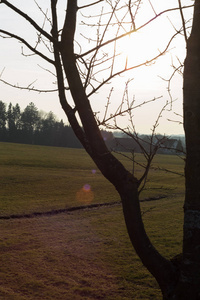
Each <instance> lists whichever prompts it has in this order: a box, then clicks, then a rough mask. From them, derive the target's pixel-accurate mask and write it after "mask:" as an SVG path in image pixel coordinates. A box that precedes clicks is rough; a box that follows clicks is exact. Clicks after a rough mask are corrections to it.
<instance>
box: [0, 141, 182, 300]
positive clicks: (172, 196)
mask: <svg viewBox="0 0 200 300" xmlns="http://www.w3.org/2000/svg"><path fill="white" fill-rule="evenodd" d="M121 159H122V162H123V163H124V164H125V165H126V167H127V168H129V169H130V170H131V169H132V165H131V163H130V162H129V161H126V160H125V158H123V157H122V158H121ZM138 159H139V160H140V161H142V157H141V156H140V155H138ZM154 166H155V167H156V166H160V167H162V168H168V169H170V170H171V171H175V172H180V173H183V167H184V166H183V161H182V160H181V159H179V158H178V157H176V156H164V155H158V156H157V157H156V159H155V162H154ZM137 174H138V176H139V175H140V174H141V169H139V168H137V169H136V175H137ZM158 196H165V198H162V199H160V200H156V201H147V202H142V203H141V207H142V211H143V219H144V223H145V226H146V230H147V232H148V234H149V236H150V238H151V240H152V242H153V244H154V245H155V246H156V247H157V248H158V250H159V251H160V252H161V253H162V254H163V255H165V256H166V257H168V258H171V257H173V256H174V255H176V254H178V253H180V252H181V238H182V218H183V215H182V206H183V198H184V179H183V177H181V176H178V175H175V174H172V173H166V172H164V171H160V170H159V171H155V170H152V171H151V172H150V177H149V182H148V184H147V186H146V189H145V190H144V191H143V193H142V195H141V198H142V199H145V198H148V197H158ZM115 201H119V197H118V195H117V193H116V192H115V190H114V188H113V187H112V186H111V185H110V184H109V183H108V182H107V181H106V180H105V179H104V178H103V176H102V175H101V174H100V172H99V171H98V170H97V168H96V166H95V165H94V163H93V162H92V160H91V159H90V158H89V157H88V155H87V154H86V153H85V152H84V150H80V149H66V148H53V147H44V146H43V147H41V146H31V145H19V144H9V143H0V217H1V218H2V217H4V216H10V215H22V216H23V215H24V214H31V213H34V212H47V211H51V210H55V209H65V208H69V207H75V206H80V205H88V204H93V203H105V202H115ZM0 299H6V300H7V299H9V300H10V299H13V300H24V299H41V300H42V299H43V300H46V299H47V300H48V299H58V300H59V299H67V300H68V299H69V300H70V299H77V300H78V299H106V300H115V299H120V300H121V299H138V300H139V299H141V300H144V299H155V300H157V299H161V295H160V292H159V289H158V287H157V284H156V282H155V280H154V279H153V278H152V276H151V275H150V274H149V273H148V272H147V271H146V269H145V268H144V267H143V266H142V264H141V263H140V261H139V259H138V258H137V256H136V255H135V253H134V250H133V248H132V246H131V244H130V241H129V239H128V236H127V233H126V228H125V225H124V220H123V215H122V210H121V206H120V205H117V204H115V205H113V206H102V207H100V208H96V209H85V210H79V211H74V212H70V213H62V214H58V215H51V216H45V215H44V216H38V217H35V218H21V219H9V220H3V219H0Z"/></svg>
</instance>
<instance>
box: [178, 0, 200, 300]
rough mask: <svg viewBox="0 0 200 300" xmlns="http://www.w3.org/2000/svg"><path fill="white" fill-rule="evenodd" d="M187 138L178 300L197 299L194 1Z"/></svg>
mask: <svg viewBox="0 0 200 300" xmlns="http://www.w3.org/2000/svg"><path fill="white" fill-rule="evenodd" d="M183 96H184V129H185V136H186V154H187V156H186V166H185V180H186V181H185V185H186V194H185V204H184V237H183V261H182V265H181V273H180V282H179V287H178V289H177V297H178V298H177V299H182V300H185V299H190V300H197V299H200V1H199V0H196V1H195V7H194V18H193V26H192V32H191V35H190V37H189V39H188V42H187V56H186V59H185V66H184V85H183Z"/></svg>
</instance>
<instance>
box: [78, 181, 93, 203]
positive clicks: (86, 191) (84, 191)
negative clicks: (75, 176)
mask: <svg viewBox="0 0 200 300" xmlns="http://www.w3.org/2000/svg"><path fill="white" fill-rule="evenodd" d="M76 200H77V201H79V202H81V203H84V204H89V203H91V202H92V201H93V200H94V193H93V191H92V190H91V186H90V185H89V184H87V183H86V184H84V186H83V187H82V188H81V189H80V190H79V191H78V192H77V193H76Z"/></svg>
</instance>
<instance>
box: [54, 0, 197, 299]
mask: <svg viewBox="0 0 200 300" xmlns="http://www.w3.org/2000/svg"><path fill="white" fill-rule="evenodd" d="M56 3H57V2H56V1H53V0H52V7H53V10H54V11H55V8H56ZM199 6H200V0H197V1H196V3H195V14H196V15H195V17H194V24H193V30H192V35H191V37H190V39H189V41H188V54H187V59H186V61H185V73H184V109H185V118H184V121H185V131H186V143H187V162H186V199H185V220H184V244H183V260H182V263H181V264H180V265H179V264H178V265H174V264H173V263H172V262H170V261H168V260H167V259H165V258H164V257H162V256H161V255H160V254H159V253H158V252H157V250H156V249H155V248H154V247H153V245H152V244H151V242H150V240H149V238H148V236H147V234H146V232H145V229H144V226H143V222H142V218H141V211H140V204H139V197H138V181H137V179H136V178H135V177H134V176H133V175H131V174H130V173H129V172H128V171H127V170H125V168H124V167H123V166H122V164H121V163H120V162H119V161H118V160H117V159H116V158H115V157H114V156H113V155H112V154H111V153H110V152H109V150H108V149H107V147H106V145H105V143H104V141H103V139H102V137H101V134H100V131H99V128H98V126H97V123H96V120H95V118H94V114H93V112H92V109H91V106H90V102H89V100H88V98H87V96H86V94H85V89H84V87H83V85H82V82H81V78H80V74H79V72H78V69H77V66H76V57H75V55H74V49H73V43H74V34H75V28H76V13H77V3H76V0H68V3H67V13H66V19H65V24H64V27H63V31H62V39H61V43H60V44H59V47H57V45H58V43H56V44H55V50H54V52H55V65H56V69H57V76H58V83H59V82H60V83H61V84H60V87H59V95H60V101H61V104H62V107H63V108H64V110H65V112H66V114H67V116H68V119H69V121H70V124H71V125H72V128H73V129H74V132H75V134H76V135H77V137H78V138H79V140H80V141H81V142H82V144H83V146H84V147H85V149H86V151H87V152H88V153H89V155H90V156H91V158H92V159H93V160H94V162H95V163H96V165H97V166H98V168H99V169H100V171H101V172H102V174H103V175H104V176H105V177H106V178H107V179H108V180H109V181H110V182H111V183H112V184H113V185H114V186H115V188H116V190H117V191H118V193H119V195H120V197H121V199H122V205H123V212H124V217H125V222H126V226H127V230H128V233H129V237H130V240H131V242H132V244H133V246H134V248H135V250H136V252H137V254H138V255H139V257H140V259H141V261H142V262H143V264H144V266H146V268H147V269H148V270H149V271H150V272H151V273H152V275H153V276H154V277H155V278H156V280H157V282H158V284H159V286H160V288H161V290H162V293H163V299H165V300H186V299H187V300H198V299H200V297H199V295H200V203H199V198H200V191H199V190H198V187H200V92H199V90H200V70H199V69H200V60H199V56H200V47H199V44H200V42H199V34H198V31H199V30H200V24H199V19H200V13H199ZM53 28H54V29H55V35H54V36H55V39H56V32H57V29H56V18H54V26H53ZM56 53H57V56H56ZM60 58H61V59H62V65H63V68H64V71H65V75H66V78H67V80H68V84H69V89H70V91H71V95H72V98H73V100H74V103H75V109H74V110H72V109H71V108H70V106H69V105H68V104H67V100H66V99H65V96H64V87H63V84H62V80H63V78H62V76H60V75H59V72H60V71H59V70H61V69H62V67H61V62H60ZM60 73H61V72H60ZM75 111H76V112H78V114H79V117H80V120H81V123H82V126H83V129H82V128H80V126H79V125H78V122H77V121H76V117H75Z"/></svg>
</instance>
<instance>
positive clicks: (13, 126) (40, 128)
mask: <svg viewBox="0 0 200 300" xmlns="http://www.w3.org/2000/svg"><path fill="white" fill-rule="evenodd" d="M0 141H2V142H12V143H24V144H35V145H47V146H59V147H71V148H81V147H82V145H81V143H80V142H79V141H78V139H77V138H76V136H75V134H74V132H73V130H72V128H71V127H70V126H67V125H65V124H64V123H63V121H62V120H61V121H58V120H57V118H56V116H55V115H54V114H53V113H52V112H49V113H44V112H41V111H38V109H37V107H36V106H35V105H34V104H33V103H30V104H29V105H27V107H26V108H25V109H24V110H23V111H22V110H21V108H20V106H19V104H16V105H12V103H10V104H9V105H8V107H7V106H6V104H5V103H3V102H2V101H0Z"/></svg>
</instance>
